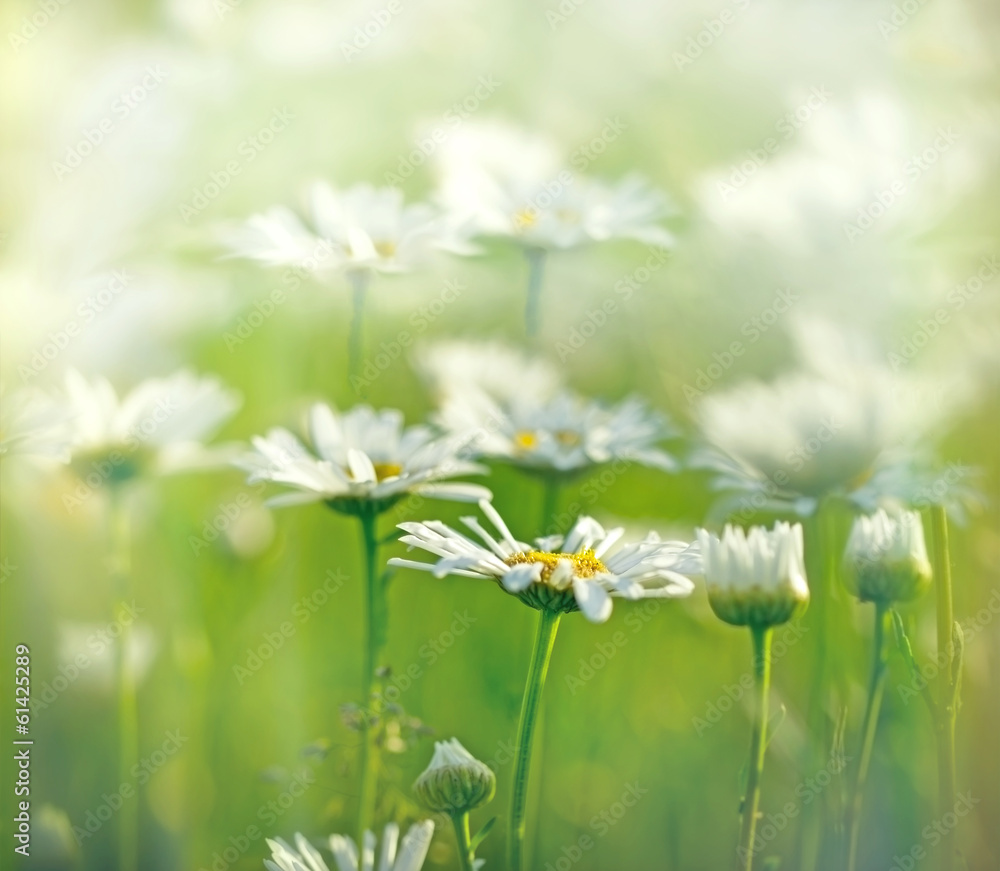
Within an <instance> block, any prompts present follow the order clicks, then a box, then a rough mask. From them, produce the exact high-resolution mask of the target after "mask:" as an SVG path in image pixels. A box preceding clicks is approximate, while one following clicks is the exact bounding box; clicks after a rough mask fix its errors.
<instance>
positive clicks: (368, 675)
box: [357, 509, 385, 845]
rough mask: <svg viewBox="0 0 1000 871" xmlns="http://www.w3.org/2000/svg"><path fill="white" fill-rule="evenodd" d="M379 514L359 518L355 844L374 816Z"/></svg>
mask: <svg viewBox="0 0 1000 871" xmlns="http://www.w3.org/2000/svg"><path fill="white" fill-rule="evenodd" d="M377 527H378V514H377V513H376V512H375V510H374V509H367V510H366V511H365V512H364V513H363V514H362V515H361V543H362V546H363V548H364V554H365V621H364V623H365V643H364V665H363V668H364V672H363V674H362V696H361V715H362V720H363V723H364V725H363V727H362V728H363V730H364V732H363V735H362V740H363V744H362V750H361V791H360V795H359V799H358V829H357V832H358V842H357V843H358V844H359V845H360V844H363V843H364V837H365V832H366V831H367V830H368V829H370V828H371V826H372V820H373V818H374V816H375V804H376V798H377V793H378V768H379V750H378V740H377V738H378V723H377V718H378V717H379V716H381V711H380V710H376V705H375V702H374V695H375V670H376V668H377V666H376V660H377V658H378V652H379V645H380V643H381V638H382V634H383V632H382V629H383V627H382V626H381V621H382V619H383V615H384V613H385V608H384V596H385V591H384V590H383V588H382V580H381V578H380V576H379V571H378V529H377Z"/></svg>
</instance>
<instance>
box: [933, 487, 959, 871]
mask: <svg viewBox="0 0 1000 871" xmlns="http://www.w3.org/2000/svg"><path fill="white" fill-rule="evenodd" d="M931 531H932V534H933V541H934V589H935V600H936V601H935V606H936V610H937V648H938V661H939V662H943V665H942V667H941V673H940V685H939V690H938V702H937V722H936V723H935V724H934V725H935V733H936V736H937V753H938V818H939V819H943V818H944V816H945V814H950V813H953V811H954V808H955V793H956V791H957V785H956V783H957V777H956V774H955V718H956V716H957V714H958V711H957V698H956V689H955V685H956V681H957V678H958V676H957V675H956V674H955V671H956V669H955V657H956V644H955V615H954V610H953V606H952V596H951V552H950V550H949V546H948V515H947V513H946V512H945V509H944V507H943V506H941V505H935V506H933V507H932V508H931ZM954 832H955V830H954V828H952V829H950V830H949V832H948V833H947V834H946V835H945V836H944V838H943V841H942V844H941V871H952V869H953V868H954V867H955V835H954Z"/></svg>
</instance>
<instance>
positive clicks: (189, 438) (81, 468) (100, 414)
mask: <svg viewBox="0 0 1000 871" xmlns="http://www.w3.org/2000/svg"><path fill="white" fill-rule="evenodd" d="M61 405H62V409H63V413H64V415H65V419H66V421H67V425H68V428H69V444H70V453H71V462H72V465H73V466H74V468H75V469H76V470H77V472H78V473H79V474H80V475H81V476H82V477H85V478H87V479H88V480H89V478H90V477H92V475H93V473H95V472H96V471H100V470H109V471H108V473H107V474H101V475H100V477H102V478H105V479H107V480H109V481H111V482H118V481H123V480H126V479H128V478H131V477H133V476H134V475H137V474H139V473H141V472H146V471H149V472H152V473H154V474H155V473H159V474H168V473H172V472H180V471H187V470H191V469H198V468H211V467H214V466H219V465H223V464H224V463H226V462H227V461H228V459H229V454H228V449H226V448H209V447H206V445H205V442H207V441H208V440H209V439H211V437H212V436H213V435H215V433H216V432H217V431H218V430H219V429H220V428H221V427H222V425H223V424H224V423H225V422H226V421H227V420H229V418H230V417H232V415H233V414H234V413H235V412H236V410H237V409H238V408H239V406H240V398H239V395H238V394H237V393H235V392H234V391H232V390H229V389H227V388H226V387H224V386H223V384H222V382H220V381H219V380H218V379H217V378H213V377H200V376H197V375H194V374H193V373H191V372H188V371H180V372H177V373H175V374H173V375H170V376H168V377H166V378H149V379H147V380H146V381H143V382H142V383H140V384H139V385H138V386H136V387H134V388H133V389H132V390H131V391H129V392H128V393H126V394H124V395H122V396H119V395H118V393H117V392H116V391H115V389H114V387H112V386H111V383H110V382H109V381H108V380H107V379H105V378H94V379H91V380H89V381H88V380H87V379H86V378H84V377H83V376H82V375H81V374H80V373H79V372H77V371H76V370H72V369H71V370H70V371H68V372H67V373H66V394H65V397H64V398H63V399H62V400H61Z"/></svg>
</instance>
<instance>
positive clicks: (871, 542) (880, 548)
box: [844, 508, 931, 603]
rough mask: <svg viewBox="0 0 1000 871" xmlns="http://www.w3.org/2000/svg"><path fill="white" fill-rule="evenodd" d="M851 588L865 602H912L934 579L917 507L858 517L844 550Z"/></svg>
mask: <svg viewBox="0 0 1000 871" xmlns="http://www.w3.org/2000/svg"><path fill="white" fill-rule="evenodd" d="M844 562H845V568H846V571H845V573H844V580H845V582H846V584H847V587H848V589H849V590H850V591H851V592H852V593H854V594H855V595H856V596H857V597H858V598H859V599H860V600H861V601H862V602H885V603H892V602H909V601H912V600H913V599H916V598H917V597H918V596H919V595H920V594H921V593H922V592H923V591H924V590H926V589H927V587H928V585H929V584H930V582H931V564H930V560H929V559H928V557H927V546H926V544H925V542H924V525H923V523H922V522H921V519H920V514H919V512H917V511H901V512H898V513H892V514H889V513H887V512H886V511H884V510H883V509H881V508H880V509H879V510H878V511H876V512H875V513H874V514H872V515H867V516H864V515H863V516H861V517H858V518H856V519H855V521H854V525H853V526H852V527H851V535H850V537H849V538H848V540H847V547H846V549H845V552H844Z"/></svg>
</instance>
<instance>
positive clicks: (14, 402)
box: [0, 388, 70, 462]
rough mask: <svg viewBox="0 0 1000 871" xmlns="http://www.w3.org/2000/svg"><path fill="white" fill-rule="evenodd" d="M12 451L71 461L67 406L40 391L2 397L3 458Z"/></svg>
mask: <svg viewBox="0 0 1000 871" xmlns="http://www.w3.org/2000/svg"><path fill="white" fill-rule="evenodd" d="M13 454H20V455H23V456H36V457H51V458H54V459H56V460H61V461H62V462H68V461H69V456H70V454H69V428H68V426H67V420H66V409H65V408H63V407H61V406H60V405H59V404H58V403H56V402H55V401H54V400H53V399H52V398H51V397H50V396H48V395H46V394H45V393H43V392H42V391H41V390H36V389H34V388H24V389H21V390H17V391H15V392H14V393H11V394H8V395H7V396H3V397H2V398H0V457H4V456H9V455H13Z"/></svg>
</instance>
